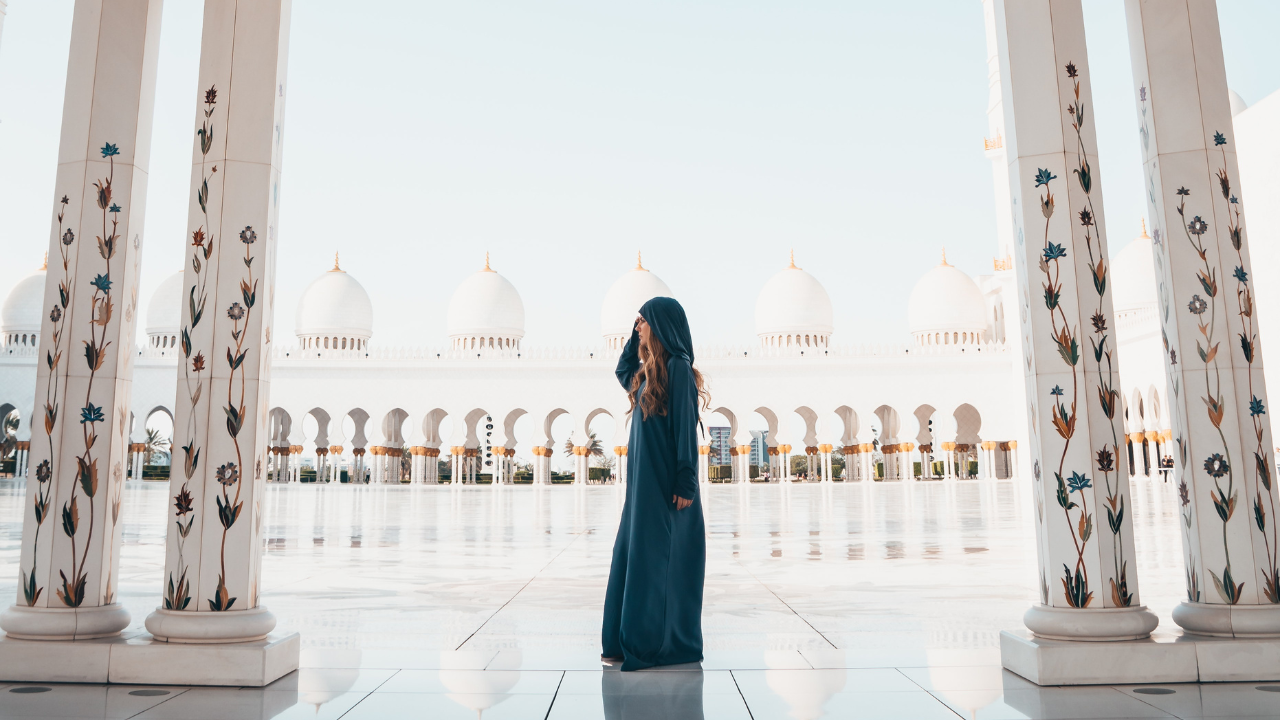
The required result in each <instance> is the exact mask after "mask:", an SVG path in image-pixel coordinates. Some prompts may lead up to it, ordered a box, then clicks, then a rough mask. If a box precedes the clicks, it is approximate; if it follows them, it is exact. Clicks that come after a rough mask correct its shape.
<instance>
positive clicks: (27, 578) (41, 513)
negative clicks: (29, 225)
mask: <svg viewBox="0 0 1280 720" xmlns="http://www.w3.org/2000/svg"><path fill="white" fill-rule="evenodd" d="M70 203H71V200H70V198H68V197H67V196H66V195H63V196H62V199H61V200H60V201H58V204H59V205H61V206H62V207H60V208H58V254H59V255H60V256H61V258H62V279H61V280H59V281H58V301H57V303H56V304H55V305H54V306H53V309H52V310H50V311H49V323H50V324H51V325H52V328H53V329H52V330H50V337H51V338H53V347H52V348H50V349H49V351H48V352H47V353H46V355H45V364H46V365H47V366H48V368H49V384H48V386H47V387H46V388H45V394H44V435H45V439H46V440H47V441H48V443H49V457H50V458H52V457H53V452H54V448H53V427H54V424H55V423H57V421H58V380H57V377H58V367H59V366H60V365H61V364H62V350H63V348H62V339H63V337H62V335H63V332H64V330H65V329H66V322H67V307H68V306H69V305H70V304H71V256H70V251H71V245H72V244H73V243H75V241H76V234H75V233H74V232H72V230H71V228H66V229H65V230H64V229H63V223H64V222H65V219H66V215H67V205H69V204H70ZM52 479H53V467H52V465H51V464H50V460H42V461H41V462H40V464H39V465H37V466H36V481H37V482H38V483H39V486H38V487H37V488H36V497H35V503H34V504H35V507H34V508H33V509H34V510H35V517H36V532H35V539H34V540H32V542H31V546H32V548H33V549H35V548H38V547H39V546H40V527H41V526H42V525H44V520H45V518H47V517H49V494H50V493H51V492H52V490H53V488H52V487H51V483H50V482H49V481H50V480H52ZM33 555H34V553H33ZM37 563H38V560H37V559H36V558H35V557H33V558H32V560H31V573H30V574H27V573H26V572H25V571H24V572H23V573H22V598H23V600H25V601H26V603H27V606H28V607H34V606H35V604H36V601H38V600H39V599H40V594H41V593H43V592H44V588H42V587H38V586H37V585H36V565H37Z"/></svg>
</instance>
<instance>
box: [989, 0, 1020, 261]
mask: <svg viewBox="0 0 1280 720" xmlns="http://www.w3.org/2000/svg"><path fill="white" fill-rule="evenodd" d="M982 15H983V21H984V23H983V24H984V25H985V27H986V31H987V86H988V88H989V92H988V95H987V97H988V100H987V136H986V137H985V138H983V147H984V148H985V149H986V155H987V159H988V160H990V161H991V175H992V179H993V180H995V182H994V183H993V184H994V185H995V198H996V257H995V269H996V270H997V271H1000V270H1006V271H1007V270H1012V269H1013V266H1012V265H1010V264H1008V263H1007V262H1006V261H1007V260H1008V259H1009V258H1011V257H1012V256H1013V240H1014V238H1013V208H1012V205H1011V204H1010V200H1009V198H1010V194H1009V158H1008V156H1006V155H1005V151H1004V137H1005V132H1004V100H1003V96H1002V92H1003V91H1002V90H1001V87H1000V53H999V50H998V48H997V47H996V7H995V0H982Z"/></svg>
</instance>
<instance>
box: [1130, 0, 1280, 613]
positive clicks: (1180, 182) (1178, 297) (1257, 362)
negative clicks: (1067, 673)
mask: <svg viewBox="0 0 1280 720" xmlns="http://www.w3.org/2000/svg"><path fill="white" fill-rule="evenodd" d="M1125 7H1126V10H1127V14H1128V23H1129V44H1130V49H1131V53H1132V59H1133V76H1134V100H1135V101H1136V103H1137V106H1138V117H1139V122H1140V127H1139V133H1140V139H1141V146H1142V152H1143V178H1144V184H1145V186H1146V193H1145V195H1146V196H1147V203H1148V211H1149V212H1150V216H1151V224H1152V228H1153V229H1152V232H1151V237H1152V241H1153V243H1154V252H1153V257H1154V259H1155V265H1156V268H1155V269H1156V286H1157V292H1158V295H1159V307H1160V316H1161V320H1162V322H1163V331H1164V337H1165V347H1166V353H1165V358H1164V360H1165V369H1166V377H1167V378H1168V380H1169V383H1168V389H1169V399H1170V400H1169V404H1168V406H1169V416H1170V420H1171V421H1172V425H1173V439H1174V448H1175V451H1174V452H1173V455H1174V459H1175V465H1174V480H1175V483H1176V484H1177V486H1178V490H1179V498H1180V502H1181V504H1180V506H1179V514H1180V517H1181V519H1182V522H1181V523H1180V526H1181V529H1182V539H1183V548H1184V551H1185V559H1186V566H1187V573H1186V576H1187V578H1188V583H1187V588H1186V590H1187V596H1186V601H1185V602H1183V603H1182V604H1181V605H1180V606H1178V607H1177V608H1175V609H1174V612H1173V620H1174V622H1176V623H1178V624H1179V625H1181V626H1182V627H1183V628H1184V629H1186V630H1189V631H1192V632H1196V633H1201V634H1210V635H1223V636H1235V637H1258V636H1270V637H1275V636H1276V634H1277V633H1280V567H1278V566H1280V561H1278V559H1277V557H1278V556H1280V535H1278V534H1277V528H1276V521H1277V513H1278V511H1280V502H1277V498H1276V493H1277V490H1276V488H1275V477H1274V469H1275V466H1274V465H1273V462H1274V460H1275V458H1274V456H1273V454H1272V448H1273V447H1274V445H1273V444H1272V437H1271V420H1270V413H1271V408H1272V405H1271V402H1270V400H1269V398H1268V397H1267V389H1266V384H1265V382H1264V381H1263V373H1262V348H1261V346H1260V344H1259V334H1258V313H1257V305H1256V303H1255V301H1254V298H1255V295H1254V292H1255V290H1254V285H1255V283H1256V282H1257V281H1258V277H1259V276H1257V275H1255V273H1254V269H1255V268H1254V267H1253V265H1252V264H1251V262H1250V257H1249V236H1248V228H1247V224H1246V221H1245V212H1244V211H1245V209H1246V208H1247V207H1248V204H1249V203H1250V202H1256V203H1274V202H1275V198H1270V197H1256V196H1255V197H1244V196H1242V195H1241V194H1240V187H1239V185H1240V175H1239V169H1238V167H1237V165H1236V144H1235V133H1234V131H1233V127H1232V120H1231V109H1230V102H1229V100H1228V96H1227V78H1226V70H1225V67H1224V64H1223V47H1222V36H1221V33H1220V32H1219V29H1218V9H1217V4H1216V3H1215V2H1214V1H1213V0H1177V2H1156V3H1153V2H1134V1H1132V0H1129V1H1128V2H1126V5H1125ZM1264 277H1265V273H1264ZM1175 360H1176V363H1175ZM1137 449H1138V448H1137V447H1136V446H1135V451H1137ZM1137 462H1141V459H1140V458H1139V459H1138V460H1137Z"/></svg>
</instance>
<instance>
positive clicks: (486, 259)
mask: <svg viewBox="0 0 1280 720" xmlns="http://www.w3.org/2000/svg"><path fill="white" fill-rule="evenodd" d="M480 272H493V268H491V267H489V251H488V250H485V251H484V270H481V271H480Z"/></svg>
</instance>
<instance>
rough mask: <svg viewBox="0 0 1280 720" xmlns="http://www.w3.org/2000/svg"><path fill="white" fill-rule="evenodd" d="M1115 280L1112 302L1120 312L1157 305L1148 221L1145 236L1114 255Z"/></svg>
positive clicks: (1113, 281) (1113, 271)
mask: <svg viewBox="0 0 1280 720" xmlns="http://www.w3.org/2000/svg"><path fill="white" fill-rule="evenodd" d="M1111 279H1112V283H1113V285H1114V287H1115V294H1114V295H1113V296H1112V298H1111V301H1112V304H1113V305H1114V307H1115V311H1116V312H1117V313H1123V312H1130V311H1133V310H1138V309H1140V308H1143V307H1148V306H1150V307H1155V305H1156V267H1155V258H1154V257H1153V256H1152V248H1151V237H1150V236H1148V235H1147V228H1146V225H1145V224H1144V225H1143V227H1142V234H1141V235H1139V236H1138V237H1136V238H1134V239H1133V241H1132V242H1130V243H1129V244H1128V245H1125V246H1124V248H1123V249H1122V250H1121V251H1120V252H1118V253H1116V254H1115V255H1113V256H1112V257H1111Z"/></svg>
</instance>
